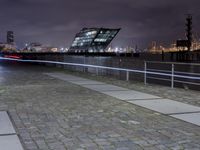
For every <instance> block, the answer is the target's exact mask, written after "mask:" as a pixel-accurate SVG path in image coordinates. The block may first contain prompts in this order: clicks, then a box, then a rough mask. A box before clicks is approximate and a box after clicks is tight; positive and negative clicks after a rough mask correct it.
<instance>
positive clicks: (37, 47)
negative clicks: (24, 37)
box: [24, 42, 58, 52]
mask: <svg viewBox="0 0 200 150" xmlns="http://www.w3.org/2000/svg"><path fill="white" fill-rule="evenodd" d="M24 51H26V52H58V48H56V47H52V46H46V45H42V44H41V43H38V42H34V43H30V44H28V45H27V46H26V48H25V50H24Z"/></svg>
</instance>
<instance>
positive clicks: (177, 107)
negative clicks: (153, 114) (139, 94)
mask: <svg viewBox="0 0 200 150" xmlns="http://www.w3.org/2000/svg"><path fill="white" fill-rule="evenodd" d="M129 102H130V103H132V104H135V105H139V106H141V107H145V108H147V109H150V110H154V111H157V112H160V113H162V114H178V113H188V112H197V111H200V107H196V106H192V105H189V104H184V103H181V102H177V101H172V100H169V99H157V100H137V101H129Z"/></svg>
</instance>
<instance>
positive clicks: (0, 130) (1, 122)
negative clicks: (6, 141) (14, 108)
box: [0, 111, 16, 136]
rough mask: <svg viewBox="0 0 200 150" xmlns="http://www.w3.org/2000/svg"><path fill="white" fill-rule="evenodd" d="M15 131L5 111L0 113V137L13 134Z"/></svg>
mask: <svg viewBox="0 0 200 150" xmlns="http://www.w3.org/2000/svg"><path fill="white" fill-rule="evenodd" d="M15 133H16V132H15V129H14V128H13V125H12V123H11V121H10V118H9V116H8V114H7V112H6V111H0V136H1V135H5V134H15Z"/></svg>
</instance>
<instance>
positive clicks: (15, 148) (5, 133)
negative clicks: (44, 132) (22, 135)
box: [0, 111, 23, 150]
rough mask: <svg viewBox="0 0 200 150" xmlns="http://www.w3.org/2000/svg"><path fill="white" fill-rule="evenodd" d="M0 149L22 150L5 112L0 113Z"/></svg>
mask: <svg viewBox="0 0 200 150" xmlns="http://www.w3.org/2000/svg"><path fill="white" fill-rule="evenodd" d="M0 149H1V150H23V147H22V145H21V143H20V141H19V138H18V136H17V134H16V131H15V129H14V127H13V125H12V123H11V121H10V118H9V116H8V114H7V112H5V111H0Z"/></svg>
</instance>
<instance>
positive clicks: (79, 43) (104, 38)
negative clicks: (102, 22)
mask: <svg viewBox="0 0 200 150" xmlns="http://www.w3.org/2000/svg"><path fill="white" fill-rule="evenodd" d="M119 31H120V29H107V28H83V29H82V30H81V31H80V32H79V33H77V34H76V36H75V39H74V41H73V43H72V45H71V47H70V49H69V52H104V51H105V49H106V48H107V46H108V45H109V44H110V42H111V41H112V40H113V39H114V37H115V36H116V35H117V33H118V32H119Z"/></svg>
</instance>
